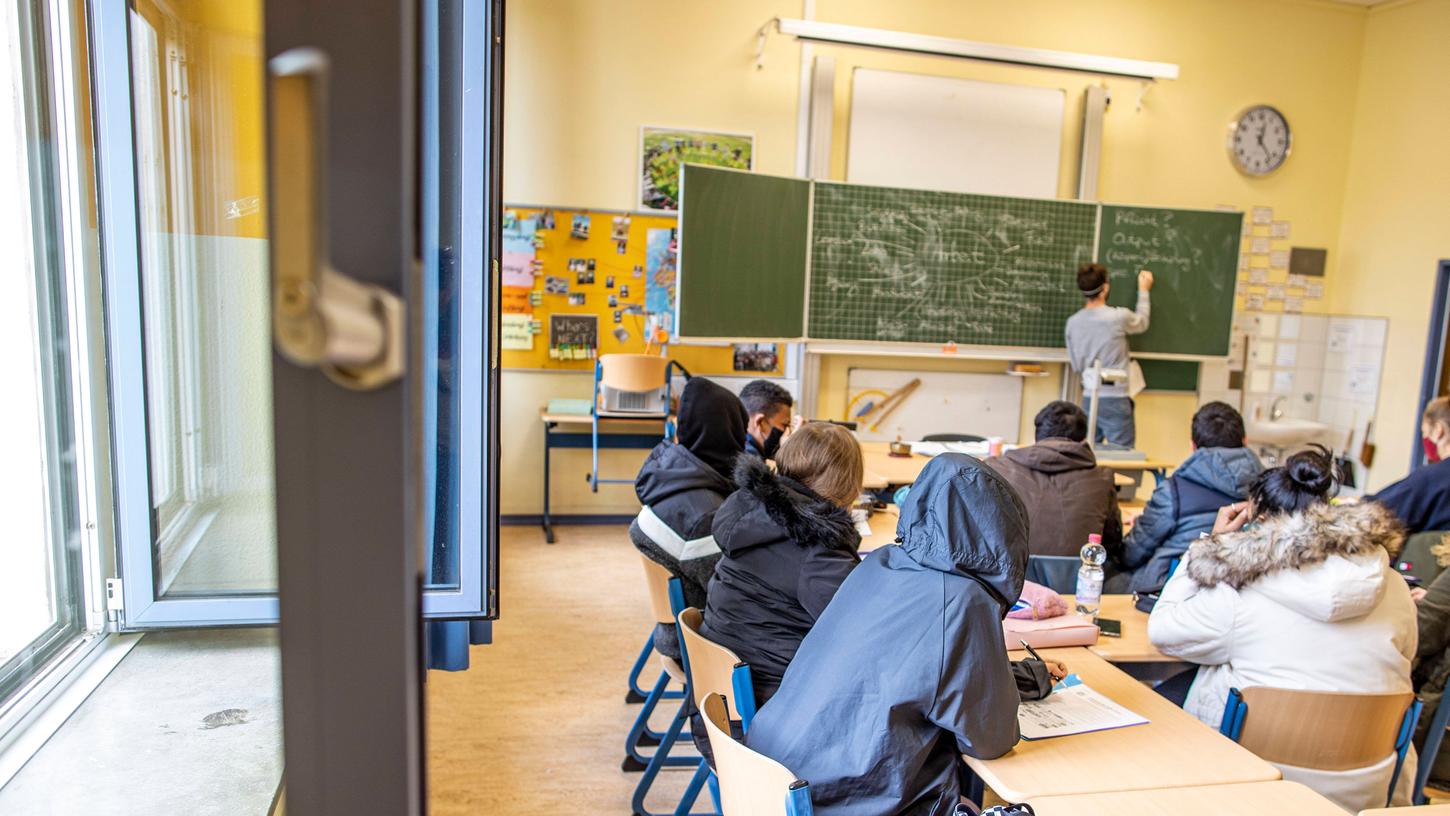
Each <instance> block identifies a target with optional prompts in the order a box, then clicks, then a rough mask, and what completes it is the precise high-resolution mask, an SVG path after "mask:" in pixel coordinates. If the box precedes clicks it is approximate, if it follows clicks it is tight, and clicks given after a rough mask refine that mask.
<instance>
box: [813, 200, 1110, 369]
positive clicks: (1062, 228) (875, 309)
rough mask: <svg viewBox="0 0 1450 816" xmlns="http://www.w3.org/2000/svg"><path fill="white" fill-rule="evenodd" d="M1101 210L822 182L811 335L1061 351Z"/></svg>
mask: <svg viewBox="0 0 1450 816" xmlns="http://www.w3.org/2000/svg"><path fill="white" fill-rule="evenodd" d="M1096 220H1097V207H1096V205H1093V204H1084V203H1079V202H1068V201H1046V200H1037V199H1020V198H1004V197H998V196H984V195H970V194H965V193H946V192H930V191H923V190H903V189H894V188H885V187H862V186H853V185H840V184H817V185H816V189H815V215H814V222H813V229H814V235H813V239H812V247H811V277H810V292H809V293H808V295H809V299H810V300H809V303H810V307H809V312H808V314H809V321H810V325H809V327H808V335H809V336H810V337H811V338H814V339H820V340H868V341H899V342H925V343H946V342H956V343H961V344H980V345H993V346H1037V347H1052V348H1055V347H1061V346H1062V345H1063V325H1064V323H1065V322H1066V320H1067V318H1068V317H1069V316H1070V315H1071V314H1072V313H1073V312H1074V311H1076V310H1077V309H1078V308H1080V307H1081V306H1082V296H1081V295H1080V294H1078V292H1077V287H1076V285H1075V278H1074V274H1073V273H1074V271H1075V270H1076V268H1077V265H1078V264H1080V263H1083V262H1084V261H1088V260H1091V257H1092V250H1093V236H1094V233H1095V231H1096V227H1097V224H1096Z"/></svg>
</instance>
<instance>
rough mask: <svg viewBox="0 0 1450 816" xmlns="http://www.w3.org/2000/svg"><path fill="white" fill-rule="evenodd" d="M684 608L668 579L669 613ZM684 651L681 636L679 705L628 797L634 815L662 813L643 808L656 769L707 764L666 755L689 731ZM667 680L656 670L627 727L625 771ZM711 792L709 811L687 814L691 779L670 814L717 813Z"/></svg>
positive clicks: (693, 793) (676, 585) (693, 790)
mask: <svg viewBox="0 0 1450 816" xmlns="http://www.w3.org/2000/svg"><path fill="white" fill-rule="evenodd" d="M684 609H685V589H684V587H683V585H681V584H680V579H678V578H671V579H670V612H672V613H673V614H674V616H675V619H676V620H677V621H678V619H679V616H680V612H682V611H684ZM676 625H678V624H676ZM684 652H685V649H684V638H681V639H680V656H681V664H682V665H683V666H684V669H685V678H686V687H685V691H684V693H683V694H682V695H681V696H682V697H683V699H681V700H680V706H679V708H678V709H676V710H675V716H674V718H673V719H671V721H670V727H669V729H667V730H666V731H665V733H664V734H663V735H662V736H661V737H660V742H659V747H657V748H655V751H654V753H653V754H652V755H651V756H650V757H649V762H648V763H647V764H646V765H645V767H644V773H643V774H641V775H640V778H639V782H637V783H636V784H635V786H634V796H633V797H631V799H630V806H631V808H632V809H633V812H634V816H663V814H656V813H654V812H653V811H651V810H649V809H648V808H646V807H645V801H644V800H645V797H646V796H648V795H649V789H650V787H651V786H652V785H653V784H654V781H655V777H657V776H659V772H660V770H661V769H662V768H667V767H692V766H693V767H695V768H696V771H695V772H696V775H697V776H698V774H699V766H701V765H704V766H705V767H707V768H708V767H709V766H708V765H707V764H706V763H705V760H704V759H703V758H701V757H694V756H674V757H672V756H670V755H669V754H670V749H671V748H673V747H674V745H675V743H676V742H678V741H679V739H680V736H681V735H682V734H689V733H690V732H689V731H686V730H685V725H686V723H688V722H689V713H688V712H689V700H690V689H689V685H688V679H689V676H690V664H689V658H688V657H687V656H686V655H685V653H684ZM669 679H670V675H669V673H668V672H664V671H661V672H660V677H659V680H657V681H655V686H654V688H653V689H651V690H650V693H649V696H648V697H646V698H645V704H644V707H643V708H642V709H641V710H640V713H639V716H638V717H636V718H635V721H634V725H633V726H631V727H630V729H629V736H628V737H626V738H625V750H626V752H628V753H629V755H630V756H628V757H626V758H625V766H626V767H625V770H629V767H628V766H629V761H630V759H632V758H639V754H638V753H637V751H636V749H635V745H636V743H637V740H638V739H639V737H640V734H641V732H642V731H643V730H646V725H647V721H648V719H649V715H650V712H652V711H653V710H654V707H655V706H656V705H658V704H659V701H660V699H662V697H663V694H664V689H665V685H666V684H667V683H669ZM711 792H712V793H714V794H715V810H714V811H712V812H710V813H698V814H693V813H690V807H691V806H693V805H694V803H695V799H696V798H697V797H698V796H699V788H698V787H697V786H695V785H694V782H693V780H692V781H691V786H690V789H688V790H686V792H685V794H684V795H683V796H681V797H680V803H679V805H677V806H676V807H675V810H674V811H673V813H674V814H675V816H720V804H719V793H718V791H717V790H716V789H715V787H714V786H713V785H712V786H711Z"/></svg>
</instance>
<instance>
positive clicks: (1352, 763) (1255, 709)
mask: <svg viewBox="0 0 1450 816" xmlns="http://www.w3.org/2000/svg"><path fill="white" fill-rule="evenodd" d="M1241 693H1242V694H1243V696H1244V702H1245V703H1247V704H1248V707H1249V710H1248V714H1247V715H1246V716H1245V717H1244V726H1243V731H1242V732H1241V733H1240V734H1239V744H1240V745H1242V746H1244V747H1245V748H1247V749H1249V750H1250V751H1253V752H1254V753H1255V754H1257V755H1258V756H1259V757H1260V758H1262V759H1266V760H1268V761H1270V762H1279V763H1283V764H1285V765H1297V766H1299V767H1301V768H1315V769H1318V770H1324V771H1344V770H1349V769H1351V768H1363V767H1364V766H1366V765H1372V764H1374V763H1376V762H1379V761H1381V760H1383V759H1384V758H1385V757H1387V756H1389V755H1390V754H1392V753H1394V751H1395V740H1396V738H1397V737H1398V736H1399V731H1400V722H1401V721H1402V720H1403V719H1404V716H1405V710H1406V709H1408V708H1409V707H1410V703H1411V702H1412V701H1413V700H1414V699H1415V695H1414V694H1413V693H1411V692H1408V691H1403V692H1398V693H1394V694H1355V693H1345V692H1329V691H1299V690H1295V689H1278V688H1267V687H1262V686H1261V687H1256V688H1246V689H1243V690H1242V692H1241Z"/></svg>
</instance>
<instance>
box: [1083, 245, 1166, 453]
mask: <svg viewBox="0 0 1450 816" xmlns="http://www.w3.org/2000/svg"><path fill="white" fill-rule="evenodd" d="M1077 288H1078V289H1079V290H1080V291H1081V292H1082V294H1083V297H1085V298H1087V303H1086V304H1084V305H1083V307H1082V308H1081V309H1079V310H1078V311H1077V313H1076V314H1074V315H1073V316H1072V317H1069V318H1068V319H1067V359H1068V361H1069V362H1070V363H1072V367H1073V370H1074V371H1077V372H1078V374H1080V375H1081V376H1082V396H1083V406H1084V407H1085V408H1086V407H1087V406H1088V401H1089V400H1090V399H1091V398H1092V395H1093V393H1094V392H1096V393H1097V396H1098V430H1097V435H1096V438H1095V439H1094V442H1104V441H1106V442H1107V443H1108V444H1110V445H1118V446H1121V447H1124V448H1131V447H1133V446H1134V444H1136V442H1137V441H1138V432H1137V428H1136V426H1135V425H1134V422H1133V400H1132V398H1131V397H1129V396H1128V383H1127V378H1126V377H1125V378H1123V380H1121V381H1119V382H1113V383H1099V382H1097V379H1096V377H1095V376H1094V374H1093V365H1094V364H1095V363H1098V364H1101V365H1102V367H1103V368H1104V369H1119V370H1122V371H1127V370H1128V365H1129V362H1130V361H1129V358H1128V335H1130V334H1142V333H1143V332H1145V331H1147V330H1148V315H1149V312H1150V310H1151V305H1150V303H1149V298H1148V292H1149V290H1151V289H1152V288H1153V273H1152V272H1149V271H1148V270H1146V269H1144V270H1142V271H1141V272H1139V273H1138V305H1137V307H1136V308H1133V309H1124V308H1123V307H1121V306H1109V305H1108V270H1107V267H1105V266H1103V265H1102V264H1097V263H1088V264H1083V265H1082V266H1080V267H1078V270H1077Z"/></svg>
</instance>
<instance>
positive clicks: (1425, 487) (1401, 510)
mask: <svg viewBox="0 0 1450 816" xmlns="http://www.w3.org/2000/svg"><path fill="white" fill-rule="evenodd" d="M1370 498H1371V499H1373V500H1374V501H1377V502H1379V503H1380V504H1382V505H1384V506H1385V507H1387V508H1388V509H1389V511H1390V512H1391V513H1394V514H1395V516H1397V517H1398V518H1399V520H1400V522H1401V523H1402V524H1404V525H1405V531H1406V532H1410V533H1423V532H1425V531H1426V530H1450V460H1447V461H1444V462H1436V463H1435V464H1433V465H1425V466H1424V467H1421V468H1416V469H1415V470H1413V471H1411V472H1410V475H1409V476H1406V477H1405V478H1403V479H1401V480H1399V481H1398V482H1395V483H1394V484H1392V485H1390V486H1389V487H1386V488H1385V489H1384V490H1381V491H1380V492H1378V493H1376V494H1375V495H1373V496H1370Z"/></svg>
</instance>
